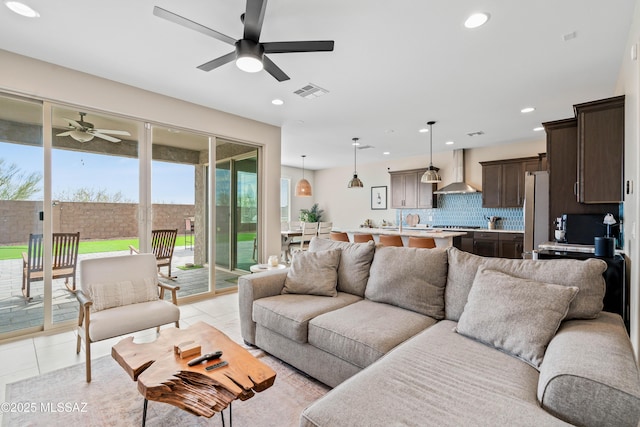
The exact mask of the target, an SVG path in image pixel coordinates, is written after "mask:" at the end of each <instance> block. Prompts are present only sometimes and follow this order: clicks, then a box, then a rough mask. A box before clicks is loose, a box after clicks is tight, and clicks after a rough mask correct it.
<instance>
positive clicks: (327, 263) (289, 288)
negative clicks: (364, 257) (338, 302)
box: [282, 249, 341, 297]
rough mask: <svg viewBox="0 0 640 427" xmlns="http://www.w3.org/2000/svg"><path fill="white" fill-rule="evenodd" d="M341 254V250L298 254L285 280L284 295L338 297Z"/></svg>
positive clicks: (294, 257)
mask: <svg viewBox="0 0 640 427" xmlns="http://www.w3.org/2000/svg"><path fill="white" fill-rule="evenodd" d="M340 253H341V250H340V249H331V250H328V251H320V252H309V251H305V252H297V253H296V254H295V255H294V256H293V260H292V261H291V268H289V271H288V272H287V277H286V278H285V280H284V288H283V289H282V293H283V294H306V295H320V296H327V297H335V296H337V295H338V291H337V290H336V285H337V283H338V264H339V263H340Z"/></svg>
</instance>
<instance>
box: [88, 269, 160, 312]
mask: <svg viewBox="0 0 640 427" xmlns="http://www.w3.org/2000/svg"><path fill="white" fill-rule="evenodd" d="M82 288H83V292H85V293H87V294H88V296H89V298H91V300H92V301H93V304H92V305H91V311H92V312H97V311H101V310H106V309H108V308H113V307H120V306H122V305H129V304H136V303H139V302H147V301H155V300H157V299H158V298H159V297H158V278H157V277H145V278H144V279H143V280H135V281H129V280H125V281H122V282H115V283H91V284H84V285H83V286H82Z"/></svg>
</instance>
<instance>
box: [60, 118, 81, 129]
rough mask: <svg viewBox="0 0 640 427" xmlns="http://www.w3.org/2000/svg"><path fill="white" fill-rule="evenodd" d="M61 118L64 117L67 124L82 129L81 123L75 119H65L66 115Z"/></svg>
mask: <svg viewBox="0 0 640 427" xmlns="http://www.w3.org/2000/svg"><path fill="white" fill-rule="evenodd" d="M63 118H64V119H65V120H66V121H67V122H69V126H73V127H75V128H78V129H82V125H81V124H80V123H78V122H76V121H75V120H73V119H67V118H66V117H63Z"/></svg>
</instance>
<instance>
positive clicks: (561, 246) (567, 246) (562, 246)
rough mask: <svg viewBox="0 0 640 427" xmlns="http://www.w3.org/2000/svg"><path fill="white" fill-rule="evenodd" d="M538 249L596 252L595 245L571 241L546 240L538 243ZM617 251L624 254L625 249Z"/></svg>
mask: <svg viewBox="0 0 640 427" xmlns="http://www.w3.org/2000/svg"><path fill="white" fill-rule="evenodd" d="M538 250H546V251H560V252H582V253H587V254H592V253H595V252H596V249H595V246H594V245H578V244H571V243H558V242H544V243H540V244H539V245H538ZM615 253H617V254H624V251H622V250H620V249H616V251H615Z"/></svg>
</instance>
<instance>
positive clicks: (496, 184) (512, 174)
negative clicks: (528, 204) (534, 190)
mask: <svg viewBox="0 0 640 427" xmlns="http://www.w3.org/2000/svg"><path fill="white" fill-rule="evenodd" d="M541 158H542V155H541V156H538V157H524V158H519V159H508V160H496V161H492V162H480V164H481V165H482V207H483V208H517V207H522V204H523V202H524V174H525V172H526V171H530V172H533V171H536V170H541V167H542V163H541Z"/></svg>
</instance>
